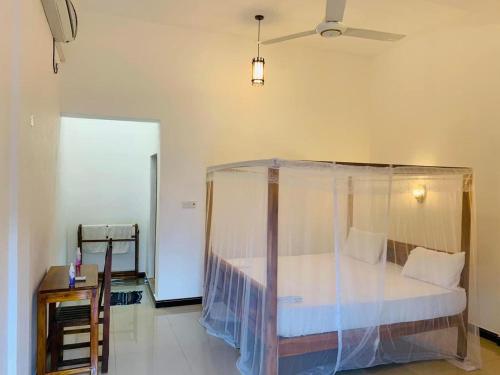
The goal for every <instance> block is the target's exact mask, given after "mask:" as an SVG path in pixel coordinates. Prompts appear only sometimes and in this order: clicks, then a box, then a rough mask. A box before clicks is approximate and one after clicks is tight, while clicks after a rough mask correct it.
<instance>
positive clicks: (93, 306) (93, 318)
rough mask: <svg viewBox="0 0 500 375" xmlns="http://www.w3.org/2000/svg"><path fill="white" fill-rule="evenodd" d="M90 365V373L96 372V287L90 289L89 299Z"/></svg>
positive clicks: (97, 320) (97, 349)
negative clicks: (90, 295) (90, 296)
mask: <svg viewBox="0 0 500 375" xmlns="http://www.w3.org/2000/svg"><path fill="white" fill-rule="evenodd" d="M90 310H91V312H90V367H91V368H92V370H91V375H96V374H97V361H98V360H99V331H98V330H99V302H98V299H97V289H93V290H92V298H91V300H90Z"/></svg>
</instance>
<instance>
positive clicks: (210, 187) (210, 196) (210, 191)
mask: <svg viewBox="0 0 500 375" xmlns="http://www.w3.org/2000/svg"><path fill="white" fill-rule="evenodd" d="M213 200H214V182H213V181H207V191H206V200H205V210H206V218H205V220H206V221H205V265H204V273H203V279H204V282H206V277H207V269H208V256H209V255H210V254H209V253H210V233H211V230H212V205H213Z"/></svg>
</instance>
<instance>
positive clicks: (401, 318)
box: [226, 254, 466, 337]
mask: <svg viewBox="0 0 500 375" xmlns="http://www.w3.org/2000/svg"><path fill="white" fill-rule="evenodd" d="M340 259H341V260H340V265H339V266H340V267H339V269H340V274H341V277H340V278H339V280H340V285H338V288H339V290H340V291H341V293H340V295H341V303H340V310H341V314H340V316H341V319H338V318H337V316H338V315H339V314H338V311H337V310H338V309H337V297H336V295H337V293H336V288H337V283H336V277H335V274H336V273H335V270H336V265H335V257H334V255H333V254H316V255H300V256H283V257H279V260H278V334H279V335H280V336H282V337H295V336H303V335H310V334H315V333H324V332H332V331H338V330H339V329H343V330H346V329H354V328H363V327H373V326H377V325H382V324H393V323H400V322H410V321H417V320H424V319H432V318H437V317H442V316H450V315H456V314H459V313H461V312H462V311H463V310H464V309H465V306H466V295H465V291H464V290H463V289H462V288H457V289H453V290H450V289H445V288H442V287H439V286H436V285H433V284H429V283H426V282H423V281H419V280H415V279H410V278H407V277H404V276H402V275H401V268H402V267H400V266H398V265H396V264H393V263H390V262H387V263H386V265H385V271H384V270H383V268H381V267H384V265H383V264H378V265H372V264H368V263H365V262H362V261H359V260H356V259H353V258H350V257H348V256H340ZM226 260H227V259H226ZM227 261H228V262H229V263H230V264H232V265H233V266H235V267H237V268H238V269H240V270H241V271H243V272H244V273H245V274H247V275H248V276H250V277H251V278H253V279H254V280H255V281H257V282H259V283H261V284H265V274H266V273H265V270H266V267H265V266H266V264H265V259H264V258H248V259H232V260H227Z"/></svg>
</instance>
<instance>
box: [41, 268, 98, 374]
mask: <svg viewBox="0 0 500 375" xmlns="http://www.w3.org/2000/svg"><path fill="white" fill-rule="evenodd" d="M68 273H69V266H56V267H51V268H50V269H49V271H48V272H47V274H46V275H45V277H44V279H43V280H42V282H41V284H40V287H39V288H38V320H37V321H38V339H37V375H44V374H53V375H70V374H81V373H88V372H90V374H91V375H95V374H97V361H98V348H99V334H98V329H99V305H98V296H97V294H98V293H97V290H98V285H99V280H98V271H97V265H95V264H85V265H82V266H81V271H80V274H81V275H82V276H86V277H87V279H86V280H85V281H84V282H77V283H76V285H75V287H74V288H70V287H69V278H68ZM81 300H90V311H91V316H90V366H84V367H79V368H74V369H70V370H60V371H57V370H56V371H52V372H50V371H47V304H49V308H50V312H51V314H53V313H54V312H55V308H56V305H55V304H56V302H66V301H81Z"/></svg>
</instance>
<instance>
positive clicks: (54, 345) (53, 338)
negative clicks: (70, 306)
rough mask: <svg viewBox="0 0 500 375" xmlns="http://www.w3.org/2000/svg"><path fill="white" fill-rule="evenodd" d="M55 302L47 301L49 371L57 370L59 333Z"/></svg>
mask: <svg viewBox="0 0 500 375" xmlns="http://www.w3.org/2000/svg"><path fill="white" fill-rule="evenodd" d="M55 319H56V304H55V303H54V302H52V303H49V348H50V349H49V350H50V369H51V371H56V370H57V361H58V359H59V350H61V348H59V345H60V343H59V337H58V336H59V335H58V332H57V330H56V324H55Z"/></svg>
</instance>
